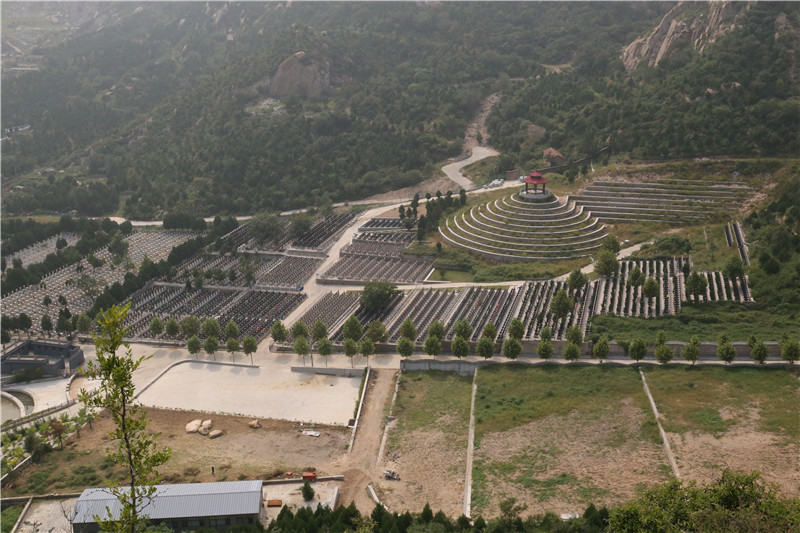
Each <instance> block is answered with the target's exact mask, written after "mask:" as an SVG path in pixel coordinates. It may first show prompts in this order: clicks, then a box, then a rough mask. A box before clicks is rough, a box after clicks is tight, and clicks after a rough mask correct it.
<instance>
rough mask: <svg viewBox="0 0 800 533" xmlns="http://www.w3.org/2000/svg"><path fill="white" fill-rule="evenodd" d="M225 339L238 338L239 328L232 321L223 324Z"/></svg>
mask: <svg viewBox="0 0 800 533" xmlns="http://www.w3.org/2000/svg"><path fill="white" fill-rule="evenodd" d="M225 338H226V339H238V338H239V326H238V325H237V324H236V322H234V321H233V320H228V323H227V324H225Z"/></svg>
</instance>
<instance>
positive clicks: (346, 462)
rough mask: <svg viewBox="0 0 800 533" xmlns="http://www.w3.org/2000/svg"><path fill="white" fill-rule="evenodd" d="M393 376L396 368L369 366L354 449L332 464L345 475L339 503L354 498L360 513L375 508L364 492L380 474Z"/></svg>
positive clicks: (345, 503) (347, 501)
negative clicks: (368, 378)
mask: <svg viewBox="0 0 800 533" xmlns="http://www.w3.org/2000/svg"><path fill="white" fill-rule="evenodd" d="M396 377H397V371H395V370H388V369H381V370H375V369H372V372H371V377H370V380H369V383H368V384H367V395H366V398H365V399H364V410H363V412H362V413H361V420H360V421H359V423H358V433H357V434H356V441H355V443H354V444H353V449H352V450H351V451H350V453H349V454H347V455H345V456H344V457H343V458H342V459H341V463H340V464H339V465H335V466H339V469H340V471H341V472H342V473H343V474H344V483H343V484H342V488H341V492H340V493H339V502H341V504H342V505H349V504H350V502H351V501H354V502H355V503H356V507H358V510H359V511H361V512H362V513H367V514H368V513H371V512H372V509H373V508H374V507H375V502H374V501H372V499H371V498H370V497H369V495H368V494H367V485H368V484H369V483H374V482H376V481H378V480H379V479H380V477H381V473H382V472H381V471H380V469H379V468H378V467H377V466H376V465H375V458H376V457H377V456H378V449H379V448H380V444H381V437H382V436H383V424H384V422H385V418H386V410H387V408H388V407H389V402H390V401H391V395H392V392H393V390H394V382H395V379H396ZM335 466H334V469H335Z"/></svg>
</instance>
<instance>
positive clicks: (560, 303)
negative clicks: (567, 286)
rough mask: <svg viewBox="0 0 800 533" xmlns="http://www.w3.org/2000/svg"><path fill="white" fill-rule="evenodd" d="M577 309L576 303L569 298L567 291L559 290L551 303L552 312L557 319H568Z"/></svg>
mask: <svg viewBox="0 0 800 533" xmlns="http://www.w3.org/2000/svg"><path fill="white" fill-rule="evenodd" d="M574 308H575V301H574V300H573V299H572V298H570V297H569V294H567V291H565V290H564V289H558V290H557V291H556V295H555V296H553V300H552V301H551V302H550V312H551V313H553V316H554V317H556V318H566V317H567V315H568V314H569V313H570V312H571V311H572V310H573V309H574Z"/></svg>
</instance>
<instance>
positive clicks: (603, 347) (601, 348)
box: [592, 334, 611, 363]
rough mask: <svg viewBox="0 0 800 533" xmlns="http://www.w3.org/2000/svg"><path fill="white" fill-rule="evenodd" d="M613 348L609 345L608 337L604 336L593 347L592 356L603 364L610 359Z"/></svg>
mask: <svg viewBox="0 0 800 533" xmlns="http://www.w3.org/2000/svg"><path fill="white" fill-rule="evenodd" d="M610 351H611V346H610V345H609V343H608V335H606V334H603V335H601V336H600V339H599V340H598V341H597V342H596V343H594V346H592V354H593V355H594V356H595V357H596V358H597V359H599V360H600V362H601V363H602V362H603V361H605V360H606V359H607V358H608V353H609V352H610Z"/></svg>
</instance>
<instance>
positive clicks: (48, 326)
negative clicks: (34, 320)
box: [39, 315, 53, 337]
mask: <svg viewBox="0 0 800 533" xmlns="http://www.w3.org/2000/svg"><path fill="white" fill-rule="evenodd" d="M39 325H40V326H41V327H42V331H43V332H45V333H47V336H48V337H49V336H50V333H51V332H52V331H53V319H52V318H50V315H43V316H42V321H41V323H40V324H39Z"/></svg>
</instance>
